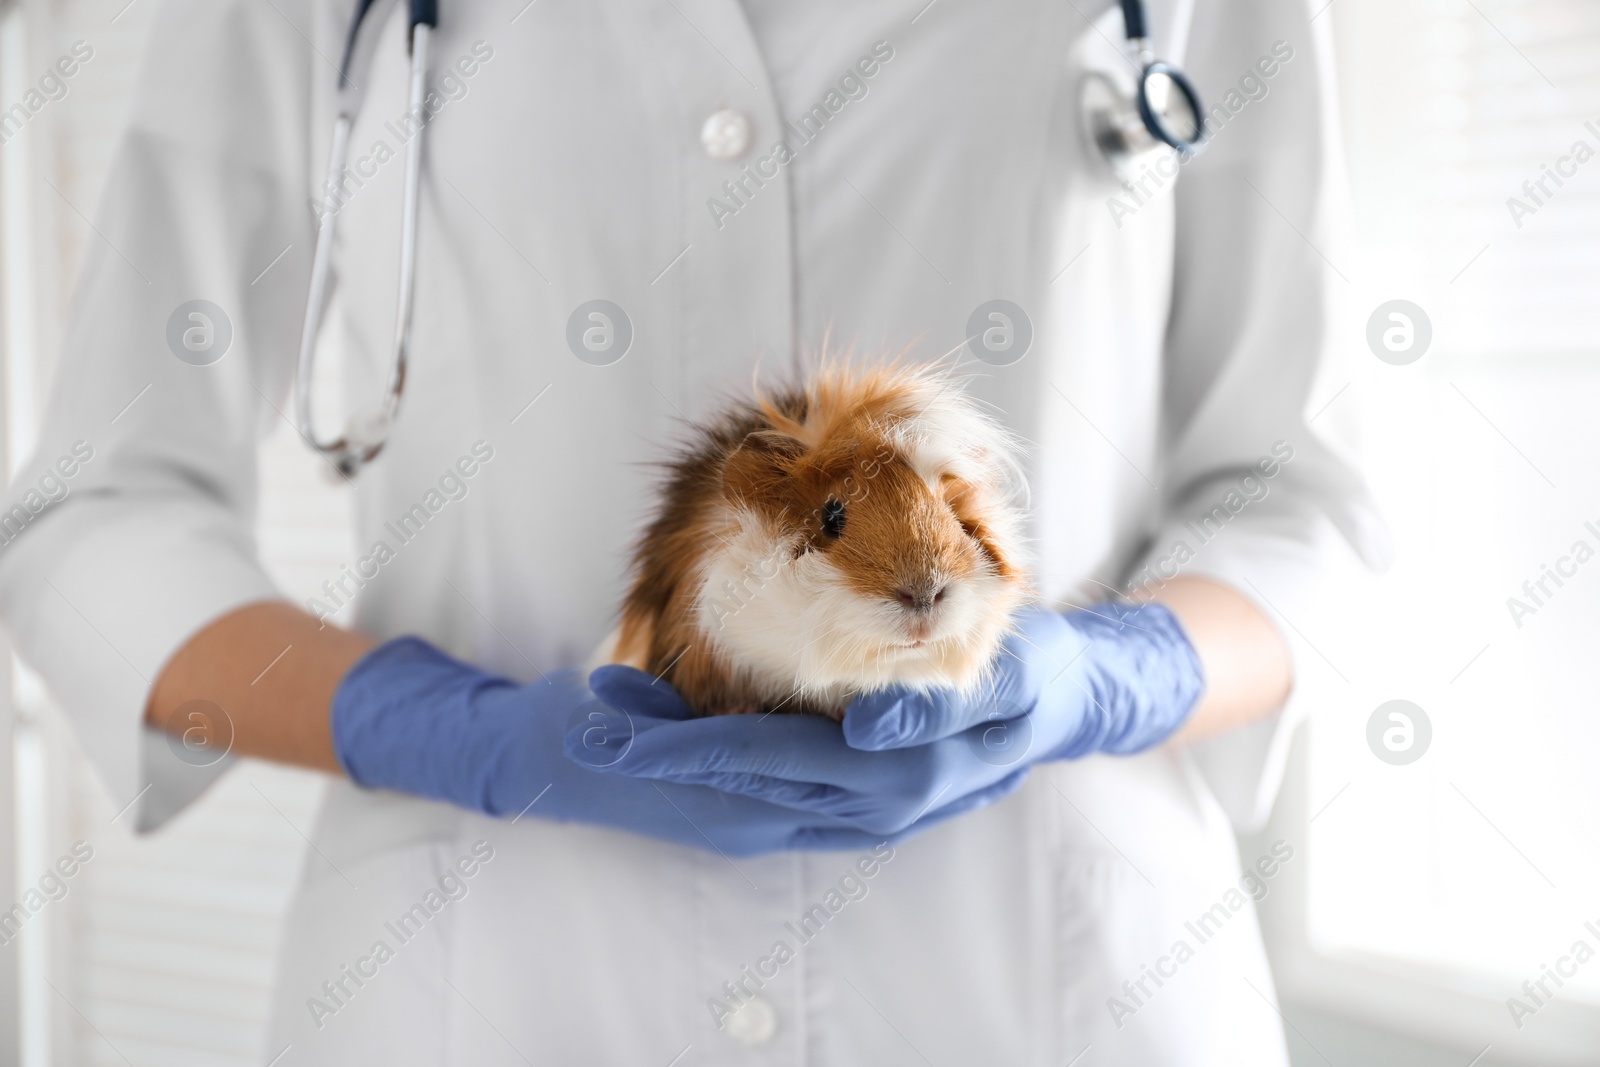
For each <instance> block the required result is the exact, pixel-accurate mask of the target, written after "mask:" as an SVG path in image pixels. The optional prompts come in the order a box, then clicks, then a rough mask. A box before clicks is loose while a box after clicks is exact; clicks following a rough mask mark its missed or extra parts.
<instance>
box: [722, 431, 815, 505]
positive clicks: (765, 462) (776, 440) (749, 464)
mask: <svg viewBox="0 0 1600 1067" xmlns="http://www.w3.org/2000/svg"><path fill="white" fill-rule="evenodd" d="M805 453H806V446H805V445H804V444H802V443H801V442H799V441H798V440H796V439H795V438H793V437H791V436H789V435H788V434H786V433H783V432H781V431H778V430H756V431H754V432H752V433H750V434H747V435H746V436H745V439H744V440H743V441H741V442H740V443H739V447H738V448H736V449H734V450H733V452H732V453H730V454H729V456H728V460H727V463H725V464H724V465H723V468H722V484H723V487H724V488H725V489H726V490H727V492H728V495H730V496H733V497H736V498H739V499H742V500H747V501H748V500H752V499H753V500H761V499H764V498H770V497H771V496H773V494H774V493H776V492H777V490H778V489H779V487H780V486H781V485H782V484H783V482H784V481H786V480H787V479H788V478H789V476H790V473H791V472H792V470H793V469H794V465H795V463H796V462H797V461H798V460H799V459H800V457H802V456H804V455H805Z"/></svg>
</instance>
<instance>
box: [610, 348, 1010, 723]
mask: <svg viewBox="0 0 1600 1067" xmlns="http://www.w3.org/2000/svg"><path fill="white" fill-rule="evenodd" d="M668 469H669V474H668V477H667V479H666V483H665V485H664V487H663V493H662V501H661V505H660V508H659V511H658V512H657V514H656V517H655V519H654V521H653V522H652V523H651V524H650V525H649V527H648V528H647V530H646V531H645V533H644V536H643V537H642V538H641V540H640V542H639V544H638V547H637V549H636V552H635V556H634V560H633V581H632V586H631V589H630V591H629V592H628V595H627V597H626V599H625V601H624V603H623V606H622V613H621V621H620V625H619V627H618V630H617V632H616V633H615V635H614V638H613V643H612V645H611V648H610V654H609V655H605V654H604V653H603V654H602V660H603V661H610V662H617V663H625V664H628V665H631V666H634V667H638V668H640V669H641V670H645V671H648V672H650V673H651V674H656V675H659V676H661V677H662V678H664V679H665V680H666V681H668V682H670V683H671V684H672V685H673V686H675V687H676V688H677V689H678V691H679V692H680V693H682V695H683V696H684V698H685V699H686V700H687V701H688V702H689V704H690V705H691V706H692V707H694V708H695V710H696V711H697V712H699V713H701V714H726V713H730V712H748V711H775V710H782V711H806V712H814V713H819V714H825V715H829V716H831V717H834V718H837V717H839V716H840V715H842V714H843V709H844V707H845V705H846V704H848V703H849V701H850V699H851V697H853V696H854V695H856V694H858V693H862V692H868V691H871V690H874V689H879V688H883V687H885V686H888V685H891V684H903V685H909V686H913V687H935V686H952V687H957V688H965V687H971V686H973V685H975V684H977V683H978V681H979V680H980V678H981V677H982V675H983V673H984V670H985V668H986V667H987V666H988V665H989V664H990V662H991V660H992V659H993V657H994V655H995V653H996V651H997V649H998V647H999V644H1000V641H1001V639H1002V638H1003V637H1004V636H1005V634H1006V632H1007V630H1008V628H1009V625H1010V619H1011V616H1012V613H1013V612H1014V611H1015V610H1016V609H1017V608H1018V607H1019V606H1021V604H1022V603H1023V602H1024V601H1025V600H1026V599H1028V597H1029V595H1030V594H1029V587H1028V581H1027V578H1026V575H1025V571H1024V568H1023V563H1022V559H1021V554H1022V550H1021V519H1020V515H1019V513H1018V511H1017V509H1016V507H1015V505H1014V496H1015V493H1016V491H1017V490H1018V489H1019V488H1020V475H1019V471H1020V466H1019V464H1018V463H1017V461H1016V458H1015V444H1014V442H1013V439H1012V438H1011V436H1010V435H1009V434H1008V433H1007V432H1006V431H1005V430H1004V429H1003V428H1002V427H1001V426H1000V425H999V424H998V423H997V422H996V421H995V420H994V419H993V418H992V417H990V416H989V415H988V414H987V413H986V412H985V411H984V410H983V409H982V408H980V407H979V406H978V404H977V403H976V402H974V401H973V400H972V399H971V398H969V397H967V396H966V395H964V394H963V392H962V391H961V389H960V387H959V383H958V382H957V381H955V380H954V379H953V377H952V375H951V374H950V373H949V372H948V371H945V370H940V369H936V368H933V367H929V366H920V367H919V366H913V365H907V364H904V363H898V362H896V363H892V364H890V365H888V366H883V367H877V368H860V367H854V366H850V365H847V364H844V363H840V362H831V363H828V364H826V365H825V366H824V368H823V369H822V370H821V371H819V372H818V373H816V374H815V375H814V376H813V377H812V378H811V379H810V380H808V381H807V382H806V383H805V384H804V385H803V386H801V387H799V388H790V389H786V390H783V391H781V392H778V393H777V394H775V395H771V396H759V397H758V398H757V400H756V401H755V402H754V403H738V404H735V405H733V406H732V407H731V408H730V409H729V410H727V411H726V412H724V413H723V414H722V415H721V417H720V418H718V419H716V420H715V421H713V422H711V423H710V424H708V425H705V426H702V427H699V428H698V430H697V432H696V438H695V440H694V441H693V442H692V443H691V444H689V445H688V446H687V447H686V448H685V449H684V450H683V451H682V452H681V453H680V454H679V455H678V456H677V457H676V458H675V459H674V460H673V461H671V462H670V464H669V465H668Z"/></svg>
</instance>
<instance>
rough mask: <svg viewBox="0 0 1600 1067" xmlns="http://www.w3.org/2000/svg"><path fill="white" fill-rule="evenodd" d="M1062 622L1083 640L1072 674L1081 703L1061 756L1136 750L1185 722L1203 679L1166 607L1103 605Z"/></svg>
mask: <svg viewBox="0 0 1600 1067" xmlns="http://www.w3.org/2000/svg"><path fill="white" fill-rule="evenodd" d="M1063 618H1064V619H1065V621H1066V624H1067V626H1068V628H1070V629H1071V630H1072V631H1073V632H1074V633H1075V634H1076V635H1077V637H1078V639H1079V640H1080V641H1081V642H1082V649H1081V653H1079V655H1080V660H1081V669H1075V671H1074V673H1075V674H1076V676H1077V681H1078V683H1079V684H1081V685H1082V686H1083V690H1082V691H1080V694H1079V695H1080V698H1081V700H1082V702H1083V703H1084V704H1085V705H1087V707H1086V709H1085V716H1084V725H1083V728H1082V729H1081V730H1080V731H1079V732H1078V734H1077V736H1075V737H1074V738H1073V739H1072V740H1071V741H1070V742H1069V743H1068V744H1067V745H1066V746H1064V748H1063V751H1062V756H1063V757H1064V758H1069V759H1071V758H1077V757H1080V756H1086V755H1089V754H1091V753H1094V752H1105V753H1109V754H1113V755H1131V754H1133V753H1136V752H1142V751H1144V750H1145V749H1148V748H1151V747H1153V746H1155V745H1158V744H1160V743H1161V742H1162V741H1165V740H1166V739H1167V738H1168V737H1170V736H1172V735H1173V734H1174V733H1176V732H1177V731H1178V730H1179V729H1180V728H1181V727H1182V726H1183V724H1184V723H1185V722H1187V721H1188V719H1189V716H1190V715H1191V714H1193V712H1194V709H1195V707H1196V706H1197V705H1198V704H1199V702H1200V696H1201V694H1202V693H1203V692H1204V690H1205V677H1204V673H1203V670H1202V667H1201V663H1200V657H1199V655H1198V654H1197V653H1196V652H1195V649H1194V646H1193V644H1192V643H1191V642H1190V640H1189V636H1188V634H1187V633H1185V632H1184V629H1183V626H1182V624H1181V623H1179V621H1178V618H1177V616H1176V615H1174V614H1173V613H1172V611H1171V610H1169V609H1168V608H1167V607H1166V606H1165V605H1162V604H1156V603H1144V604H1132V603H1128V602H1124V601H1110V602H1106V603H1102V604H1096V605H1095V606H1093V607H1091V608H1084V609H1080V610H1076V611H1070V612H1067V613H1066V614H1065V615H1064V616H1063Z"/></svg>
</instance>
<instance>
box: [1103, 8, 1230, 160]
mask: <svg viewBox="0 0 1600 1067" xmlns="http://www.w3.org/2000/svg"><path fill="white" fill-rule="evenodd" d="M1122 10H1123V19H1124V25H1125V27H1126V30H1127V38H1128V50H1129V53H1130V54H1129V57H1128V58H1129V59H1130V60H1131V62H1132V66H1133V68H1134V69H1133V70H1132V71H1130V72H1129V73H1128V74H1127V75H1123V74H1122V73H1121V72H1120V71H1118V72H1115V73H1110V72H1105V71H1090V72H1089V73H1087V74H1085V75H1084V77H1083V81H1082V84H1081V87H1080V89H1079V108H1080V110H1081V116H1080V117H1081V119H1082V122H1083V129H1084V131H1085V132H1086V133H1087V135H1088V137H1089V140H1090V141H1091V142H1092V143H1093V144H1094V147H1095V148H1096V149H1097V150H1098V151H1099V153H1100V155H1101V156H1103V157H1104V158H1105V160H1106V162H1107V163H1108V164H1109V165H1110V167H1111V170H1112V172H1113V173H1114V174H1115V175H1116V176H1117V178H1118V179H1120V180H1121V181H1123V182H1128V181H1131V180H1133V179H1134V178H1135V177H1137V176H1138V174H1139V173H1140V172H1141V171H1142V170H1144V168H1145V167H1147V166H1149V165H1150V164H1152V163H1153V162H1155V161H1156V160H1158V159H1159V158H1160V157H1161V156H1162V155H1163V154H1165V153H1171V152H1175V153H1177V155H1178V156H1179V158H1187V157H1188V156H1190V155H1192V154H1193V153H1194V152H1195V151H1196V150H1197V149H1199V147H1200V145H1201V144H1202V143H1203V142H1204V141H1205V135H1206V130H1205V117H1204V115H1205V113H1204V111H1203V109H1202V108H1201V105H1200V94H1199V93H1198V92H1196V91H1195V88H1194V86H1193V84H1191V83H1190V81H1189V79H1188V77H1187V76H1186V75H1185V74H1184V73H1183V71H1182V70H1180V69H1178V67H1176V66H1175V65H1173V64H1171V63H1168V62H1166V61H1165V60H1161V59H1157V58H1156V57H1155V54H1154V53H1153V52H1152V51H1151V49H1150V44H1149V41H1148V40H1147V39H1146V37H1145V16H1144V5H1143V4H1142V3H1139V2H1138V0H1123V3H1122Z"/></svg>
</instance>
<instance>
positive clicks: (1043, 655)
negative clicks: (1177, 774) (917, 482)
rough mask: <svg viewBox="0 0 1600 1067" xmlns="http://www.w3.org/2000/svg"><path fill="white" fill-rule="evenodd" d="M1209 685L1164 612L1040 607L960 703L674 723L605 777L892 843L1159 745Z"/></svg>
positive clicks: (951, 696)
mask: <svg viewBox="0 0 1600 1067" xmlns="http://www.w3.org/2000/svg"><path fill="white" fill-rule="evenodd" d="M623 669H624V668H606V670H608V671H616V670H623ZM591 681H592V683H593V684H594V686H595V691H596V692H597V693H599V694H600V695H601V696H602V697H604V698H605V699H606V701H607V702H608V703H610V704H613V705H614V706H616V707H619V708H622V709H625V710H627V711H629V712H633V711H635V705H634V704H633V702H632V701H631V700H629V699H628V697H627V695H626V694H624V693H620V692H613V691H612V688H611V686H610V684H609V683H608V680H607V679H603V678H601V677H600V674H599V672H597V673H596V676H595V677H594V678H593V679H591ZM1203 688H1204V683H1203V679H1202V676H1201V670H1200V661H1199V659H1198V657H1197V656H1196V655H1195V652H1194V649H1193V647H1192V646H1191V645H1190V643H1189V639H1188V638H1187V636H1185V634H1184V633H1183V630H1182V628H1181V627H1180V626H1179V625H1178V621H1177V620H1176V619H1175V618H1174V617H1173V615H1172V613H1171V612H1170V611H1168V610H1167V609H1166V608H1165V607H1162V606H1161V605H1158V604H1145V605H1140V606H1135V605H1130V604H1123V603H1111V604H1101V605H1098V606H1096V607H1094V608H1090V609H1084V610H1081V611H1073V612H1071V613H1069V614H1066V615H1062V614H1059V613H1056V612H1053V611H1042V610H1040V611H1030V612H1028V613H1026V614H1025V615H1024V616H1023V617H1022V618H1021V619H1019V620H1018V624H1017V629H1016V632H1014V633H1013V634H1012V635H1011V636H1010V637H1009V638H1008V639H1007V640H1006V643H1005V646H1004V650H1003V652H1002V654H1001V656H1000V657H999V659H998V661H997V662H996V664H995V670H994V672H993V674H992V675H991V676H990V678H989V679H988V681H986V682H985V683H984V684H983V685H982V686H980V687H979V688H978V689H977V690H976V691H974V692H972V693H970V694H967V695H965V696H963V695H961V694H957V693H955V692H953V691H948V690H944V691H934V692H913V691H907V690H886V691H884V692H881V693H875V694H872V695H870V696H865V697H862V698H860V699H858V700H857V701H855V702H854V703H853V704H851V705H850V707H849V709H847V710H846V712H845V717H844V728H843V729H842V730H841V729H840V728H839V726H838V725H836V724H835V723H832V722H830V721H828V720H826V719H822V718H819V717H816V716H809V715H770V716H764V717H763V716H755V715H729V716H722V717H718V718H710V719H694V720H688V721H682V722H672V723H665V724H661V725H659V726H657V727H656V728H654V729H652V730H651V731H649V732H648V733H643V732H641V733H640V734H639V735H638V736H637V737H636V738H635V740H634V743H633V745H632V746H631V747H630V748H629V750H628V751H627V752H626V753H623V754H621V755H620V757H619V758H618V759H617V760H616V761H615V762H614V763H612V764H610V765H609V766H607V767H606V768H605V770H606V771H607V772H608V773H611V774H613V775H617V776H633V777H638V778H647V779H652V780H659V781H663V782H672V783H675V784H685V785H687V784H694V785H709V786H714V787H716V788H718V789H722V790H726V791H728V792H730V793H739V794H742V795H744V796H748V797H752V798H758V799H761V800H766V801H771V802H772V803H775V804H781V805H784V806H786V807H791V808H795V809H796V810H801V811H808V812H814V813H816V814H819V815H828V816H832V817H835V818H838V819H843V820H845V821H846V822H848V823H849V824H850V825H852V826H856V827H859V828H861V829H864V830H867V831H868V832H871V833H893V832H896V831H897V830H900V829H902V828H904V827H906V826H908V825H911V824H913V823H914V822H915V821H916V820H917V819H918V818H920V817H921V816H922V813H923V812H925V811H927V810H930V809H933V810H937V809H938V807H939V806H940V805H948V804H951V803H956V802H960V800H963V799H974V798H977V797H980V796H982V797H987V796H989V795H990V794H991V792H992V791H993V790H995V789H996V788H998V787H1000V786H1001V785H1002V783H1010V784H1015V783H1016V782H1017V781H1020V777H1021V775H1022V774H1023V773H1025V771H1026V768H1028V767H1029V766H1031V765H1032V764H1035V763H1039V762H1042V761H1045V760H1058V759H1077V758H1079V757H1082V756H1087V755H1090V754H1091V753H1095V752H1108V753H1117V754H1127V753H1132V752H1138V751H1141V750H1142V749H1145V748H1148V747H1150V746H1152V745H1155V744H1157V743H1159V742H1160V741H1162V740H1163V739H1165V738H1167V737H1168V736H1170V735H1171V734H1172V733H1173V732H1174V731H1175V730H1177V729H1178V727H1180V726H1181V725H1183V723H1184V722H1185V721H1186V720H1187V718H1188V716H1189V713H1190V712H1191V711H1192V710H1193V709H1194V705H1195V703H1196V702H1197V701H1198V699H1199V696H1200V693H1201V690H1202V689H1203ZM574 736H575V735H574ZM573 740H574V738H573V737H570V736H569V743H572V741H573ZM973 806H976V805H973Z"/></svg>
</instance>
